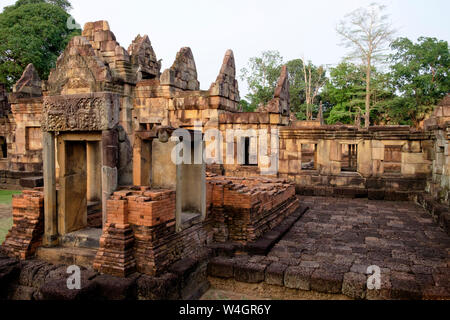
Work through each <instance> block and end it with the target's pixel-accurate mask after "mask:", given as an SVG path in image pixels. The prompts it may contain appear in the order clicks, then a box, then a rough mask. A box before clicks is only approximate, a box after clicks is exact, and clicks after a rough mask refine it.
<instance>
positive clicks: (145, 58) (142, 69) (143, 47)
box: [128, 35, 161, 81]
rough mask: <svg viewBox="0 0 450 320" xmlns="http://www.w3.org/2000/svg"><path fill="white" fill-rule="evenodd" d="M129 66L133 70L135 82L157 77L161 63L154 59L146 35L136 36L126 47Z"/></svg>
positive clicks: (154, 55)
mask: <svg viewBox="0 0 450 320" xmlns="http://www.w3.org/2000/svg"><path fill="white" fill-rule="evenodd" d="M128 54H129V55H130V56H131V64H132V65H133V68H135V70H136V72H137V73H138V75H137V80H138V81H140V80H142V79H152V78H155V77H159V73H160V70H161V61H158V60H157V58H156V54H155V51H154V50H153V47H152V44H151V42H150V39H149V37H148V36H147V35H144V36H143V37H142V36H141V35H138V36H137V37H136V38H135V39H134V40H133V42H132V43H131V45H130V46H129V47H128Z"/></svg>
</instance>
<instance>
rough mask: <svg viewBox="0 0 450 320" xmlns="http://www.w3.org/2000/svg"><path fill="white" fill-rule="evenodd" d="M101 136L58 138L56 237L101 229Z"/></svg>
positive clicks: (74, 135)
mask: <svg viewBox="0 0 450 320" xmlns="http://www.w3.org/2000/svg"><path fill="white" fill-rule="evenodd" d="M101 154H102V153H101V135H100V134H99V135H93V134H91V135H80V136H77V135H76V134H70V135H62V136H60V137H59V138H58V158H59V161H58V162H59V166H60V171H59V185H60V188H59V192H58V233H59V234H60V235H65V234H68V233H71V232H74V231H78V230H82V229H85V228H101V227H102V181H101V163H102V159H101Z"/></svg>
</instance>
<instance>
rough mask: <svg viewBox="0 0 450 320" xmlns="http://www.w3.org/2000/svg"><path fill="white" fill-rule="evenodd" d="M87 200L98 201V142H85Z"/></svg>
mask: <svg viewBox="0 0 450 320" xmlns="http://www.w3.org/2000/svg"><path fill="white" fill-rule="evenodd" d="M86 147H87V155H86V156H87V201H88V202H89V201H99V200H100V199H101V198H102V196H101V179H102V178H101V157H100V148H99V143H98V142H87V146H86Z"/></svg>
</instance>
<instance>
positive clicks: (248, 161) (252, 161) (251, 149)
mask: <svg viewBox="0 0 450 320" xmlns="http://www.w3.org/2000/svg"><path fill="white" fill-rule="evenodd" d="M243 145H244V166H258V153H257V151H256V146H254V145H252V137H243Z"/></svg>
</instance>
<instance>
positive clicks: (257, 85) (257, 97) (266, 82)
mask: <svg viewBox="0 0 450 320" xmlns="http://www.w3.org/2000/svg"><path fill="white" fill-rule="evenodd" d="M283 64H284V62H283V58H282V57H281V55H280V53H279V52H278V51H265V52H263V53H262V55H261V57H253V58H250V60H249V62H248V64H247V67H246V68H243V69H242V70H241V80H243V81H246V82H247V85H248V88H249V91H250V93H249V94H248V95H247V96H246V99H247V101H245V102H241V106H242V108H243V110H244V111H255V109H257V108H258V106H259V105H260V104H267V103H268V102H269V101H270V100H271V99H272V98H273V95H274V91H275V87H276V85H277V81H278V78H279V76H280V72H281V67H282V65H283ZM286 65H287V68H288V72H289V85H290V97H291V101H290V103H291V111H292V112H293V113H294V114H295V115H296V116H297V118H298V119H302V120H303V119H306V118H307V113H308V112H307V110H309V109H317V105H314V106H313V104H314V103H317V101H316V100H317V97H318V96H319V95H318V93H319V90H320V88H321V87H322V86H323V83H324V79H325V71H324V68H322V67H316V66H315V65H313V64H312V63H311V62H308V64H306V65H304V64H303V59H294V60H291V61H289V62H287V63H286ZM308 98H309V100H308ZM308 101H310V105H308ZM308 108H309V109H308Z"/></svg>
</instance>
